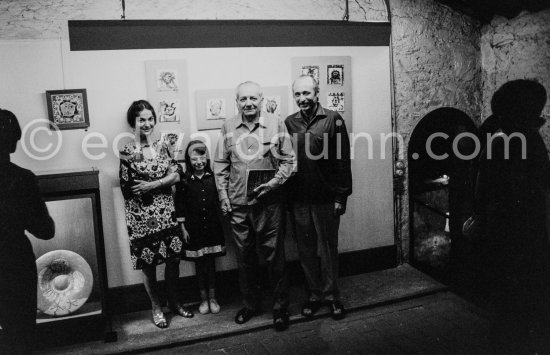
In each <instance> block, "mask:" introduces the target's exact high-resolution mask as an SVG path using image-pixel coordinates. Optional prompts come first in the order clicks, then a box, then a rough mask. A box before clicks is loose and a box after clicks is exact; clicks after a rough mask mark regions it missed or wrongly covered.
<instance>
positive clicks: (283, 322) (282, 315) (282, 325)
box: [273, 309, 290, 332]
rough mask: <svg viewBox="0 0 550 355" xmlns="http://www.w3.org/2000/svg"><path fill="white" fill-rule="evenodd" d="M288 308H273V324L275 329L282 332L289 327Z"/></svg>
mask: <svg viewBox="0 0 550 355" xmlns="http://www.w3.org/2000/svg"><path fill="white" fill-rule="evenodd" d="M289 317H290V315H289V314H288V310H286V309H274V310H273V325H274V326H275V330H276V331H278V332H281V331H283V330H287V329H288V324H289Z"/></svg>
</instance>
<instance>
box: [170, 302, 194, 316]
mask: <svg viewBox="0 0 550 355" xmlns="http://www.w3.org/2000/svg"><path fill="white" fill-rule="evenodd" d="M170 309H171V310H172V312H174V313H175V314H178V315H180V316H182V317H184V318H193V316H194V314H193V311H191V310H189V309H187V308H185V307H183V306H182V305H181V304H179V303H178V304H175V305H170Z"/></svg>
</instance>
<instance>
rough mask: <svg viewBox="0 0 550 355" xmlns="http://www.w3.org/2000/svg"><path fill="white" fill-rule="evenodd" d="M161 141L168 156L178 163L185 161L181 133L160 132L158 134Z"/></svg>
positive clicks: (182, 135)
mask: <svg viewBox="0 0 550 355" xmlns="http://www.w3.org/2000/svg"><path fill="white" fill-rule="evenodd" d="M160 137H161V141H162V142H163V143H164V144H166V147H167V148H168V151H169V153H170V156H171V157H172V158H173V159H174V160H176V161H178V162H182V161H184V160H185V152H184V149H185V147H184V146H183V138H184V134H183V133H177V132H161V134H160Z"/></svg>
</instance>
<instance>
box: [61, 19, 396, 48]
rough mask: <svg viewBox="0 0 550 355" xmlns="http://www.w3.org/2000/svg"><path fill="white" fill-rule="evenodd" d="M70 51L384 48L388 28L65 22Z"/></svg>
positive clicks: (219, 22)
mask: <svg viewBox="0 0 550 355" xmlns="http://www.w3.org/2000/svg"><path fill="white" fill-rule="evenodd" d="M69 38H70V43H71V50H72V51H86V50H115V49H154V48H224V47H308V46H388V45H389V41H390V24H389V23H369V22H344V21H275V20H226V21H223V20H97V21H95V20H93V21H90V20H86V21H69Z"/></svg>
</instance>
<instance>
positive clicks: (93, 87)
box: [0, 0, 550, 353]
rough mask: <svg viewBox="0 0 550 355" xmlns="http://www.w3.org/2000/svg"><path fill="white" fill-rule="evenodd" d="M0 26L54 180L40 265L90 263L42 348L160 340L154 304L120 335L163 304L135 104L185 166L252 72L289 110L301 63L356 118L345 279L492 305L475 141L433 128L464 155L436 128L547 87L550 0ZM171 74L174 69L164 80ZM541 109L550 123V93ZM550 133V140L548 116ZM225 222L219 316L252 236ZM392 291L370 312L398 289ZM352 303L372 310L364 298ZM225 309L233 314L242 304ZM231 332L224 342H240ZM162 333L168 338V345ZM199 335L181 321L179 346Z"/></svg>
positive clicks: (125, 4) (448, 127)
mask: <svg viewBox="0 0 550 355" xmlns="http://www.w3.org/2000/svg"><path fill="white" fill-rule="evenodd" d="M0 29H1V30H0V63H1V65H0V78H1V80H0V81H1V82H2V84H1V85H0V108H2V109H6V110H10V111H12V112H13V113H15V115H16V116H17V118H18V120H19V124H20V126H21V129H22V131H23V134H22V138H21V141H20V142H19V143H18V147H17V150H16V152H15V153H14V154H12V155H11V161H12V162H13V163H15V164H17V165H19V166H21V167H24V168H26V169H29V170H31V171H32V172H34V173H35V174H36V175H37V176H38V180H39V184H40V188H41V192H42V194H43V197H44V199H45V200H46V204H47V206H48V210H49V212H50V215H51V216H52V218H53V219H54V221H55V223H56V235H55V237H54V238H53V239H51V240H47V241H44V240H38V239H34V238H33V237H32V236H29V239H30V240H31V244H32V246H33V250H34V253H35V256H36V258H37V259H38V261H37V265H38V267H39V270H38V271H39V272H40V267H44V264H45V263H47V261H45V258H43V259H42V260H40V257H43V256H48V257H49V259H48V260H53V259H55V258H57V257H58V256H56V255H57V254H54V253H55V252H56V251H59V250H68V251H70V252H74V253H76V254H78V255H79V257H81V258H83V259H84V264H87V269H86V270H88V271H87V272H88V273H89V274H90V276H89V277H87V280H90V284H89V287H87V296H86V300H85V301H84V304H82V305H78V307H77V309H76V310H70V311H68V312H64V313H63V312H62V314H55V313H53V314H52V312H50V311H45V310H44V309H42V310H39V311H38V313H37V338H36V345H35V349H37V350H39V351H45V352H48V351H51V352H55V351H56V349H57V348H60V347H64V346H73V347H74V348H72V349H74V351H75V352H76V351H78V350H77V349H78V346H79V344H84V343H86V344H99V343H105V344H109V343H110V344H118V345H116V346H115V347H113V348H105V353H115V352H124V351H130V350H136V351H137V350H140V351H143V349H147V347H148V346H150V347H151V345H147V344H146V343H139V341H138V340H135V342H134V344H133V345H132V344H130V343H132V341H134V340H131V339H137V338H139V337H144V338H146V337H156V335H155V334H158V333H159V332H161V330H159V329H157V328H154V327H153V325H152V324H151V321H150V319H149V318H147V319H142V320H140V321H143V322H144V323H147V324H148V326H150V329H149V328H148V329H149V330H147V331H143V330H139V329H137V328H136V329H137V330H136V329H134V330H132V331H134V332H135V334H134V333H133V334H132V336H129V335H124V334H122V332H121V330H120V329H128V328H124V324H122V323H123V322H126V321H127V322H128V323H131V322H133V321H136V319H135V318H136V317H137V318H139V317H141V316H139V317H138V316H135V315H136V314H139V315H142V314H146V315H150V312H147V311H150V306H151V305H150V303H149V299H148V297H147V293H146V291H145V288H144V286H143V282H142V275H141V273H140V272H139V271H137V270H134V269H133V267H132V260H131V258H130V250H129V248H130V247H129V244H128V231H127V226H126V223H125V210H124V198H123V194H122V191H121V187H120V180H119V164H120V159H119V158H120V157H119V150H120V148H121V144H122V142H124V140H125V139H128V137H129V136H131V134H132V131H131V129H130V128H129V127H128V124H127V122H126V117H125V115H126V110H127V108H128V106H129V105H130V104H131V103H132V102H133V101H134V100H138V99H146V100H148V101H150V102H151V103H152V104H153V107H154V108H155V110H157V115H158V124H157V125H156V127H155V129H156V134H158V135H159V137H160V136H161V135H162V136H163V137H170V136H171V134H172V136H171V137H172V138H173V141H172V142H171V144H172V146H173V153H174V154H175V156H176V159H177V160H178V162H179V163H181V164H182V165H183V162H184V161H183V159H184V153H183V150H184V147H185V146H186V145H187V143H188V142H189V141H190V140H193V139H199V140H202V141H203V142H205V144H206V146H207V147H208V148H209V150H210V151H211V152H212V151H214V150H215V147H216V144H217V142H218V139H219V132H220V127H221V125H222V123H223V121H224V119H225V118H228V117H231V116H233V115H235V114H236V113H238V111H237V108H236V106H235V104H234V102H235V101H234V95H235V87H236V86H237V85H238V84H239V83H242V82H245V81H248V80H251V81H254V82H257V83H259V84H260V85H261V86H262V87H263V90H264V91H263V93H264V98H266V100H265V101H266V104H267V105H269V104H272V105H273V106H271V107H269V106H266V107H265V109H266V110H272V111H271V112H272V113H274V114H275V115H278V116H279V117H281V118H282V119H284V118H286V117H287V116H289V115H291V114H292V113H295V112H297V111H298V110H299V108H298V107H297V106H296V103H295V101H294V98H293V96H292V82H293V80H295V79H296V78H297V77H298V76H299V75H301V74H308V75H309V74H313V75H314V76H316V79H317V80H318V82H319V86H320V96H319V102H320V103H321V105H323V106H324V107H328V108H329V109H332V110H335V111H338V112H339V113H340V114H341V116H342V117H343V119H344V121H345V123H346V127H347V130H348V132H349V133H350V137H351V148H352V149H351V151H352V157H351V167H352V174H353V193H352V195H351V196H350V197H349V199H348V203H347V210H346V213H345V214H344V215H343V216H342V218H341V221H340V230H339V246H338V251H339V262H340V270H339V272H340V277H342V278H346V277H352V276H353V277H359V278H361V277H363V276H362V275H374V274H375V273H382V274H376V275H390V276H389V277H394V278H395V280H397V279H399V282H401V283H403V284H407V280H406V279H405V278H403V279H401V278H400V277H401V276H399V275H401V272H402V271H403V267H406V268H407V270H408V272H410V275H412V276H410V277H411V278H412V279H414V280H416V281H417V282H418V283H424V282H426V284H427V285H428V286H426V290H427V291H426V292H436V291H435V290H436V289H445V290H449V289H450V290H452V291H453V292H455V293H456V294H458V295H460V296H461V297H464V298H465V299H467V300H468V301H470V302H473V303H476V302H479V305H480V307H483V306H484V305H485V302H486V300H483V299H480V298H479V297H478V295H477V294H476V290H475V289H472V288H471V285H470V283H469V281H470V279H471V278H472V277H473V276H472V275H473V274H475V272H476V271H475V270H473V269H472V268H470V267H469V266H470V265H469V263H470V262H471V259H470V256H471V253H472V248H475V245H472V243H470V242H469V241H467V240H466V239H465V237H464V236H463V234H462V228H463V224H464V222H466V220H468V218H469V217H470V216H472V213H473V210H474V181H475V172H476V168H477V165H476V160H475V157H474V153H472V152H473V150H472V147H471V146H468V144H466V146H465V147H461V148H460V149H463V150H462V153H463V155H469V156H470V158H469V159H459V158H458V157H457V156H456V154H455V155H453V153H452V152H451V146H450V145H449V144H448V142H443V141H442V140H439V141H438V140H437V139H435V140H433V142H434V146H433V151H432V153H434V154H436V155H437V156H443V155H444V154H447V153H450V154H448V155H447V157H446V158H444V159H434V158H433V157H431V155H430V154H428V152H427V150H426V141H427V140H428V139H429V137H430V136H431V135H432V134H433V133H435V132H439V133H443V134H445V135H446V136H447V137H450V138H449V141H452V140H453V139H454V138H456V137H457V136H464V135H465V134H466V135H470V136H476V135H477V134H478V133H479V129H480V127H481V125H482V124H483V123H484V121H485V120H486V119H487V118H488V117H490V116H491V114H492V111H491V98H492V96H493V94H494V93H495V91H496V90H497V89H498V88H499V87H500V86H501V85H503V84H504V83H506V82H509V81H511V80H515V79H534V80H536V81H538V82H539V83H541V84H542V85H543V86H544V87H545V88H546V90H547V92H548V91H549V90H550V70H549V68H550V41H549V38H550V4H549V3H548V1H545V0H528V1H527V0H525V1H513V0H505V1H498V0H482V1H475V0H353V1H350V0H303V1H290V0H255V1H249V0H212V1H194V0H165V1H132V0H128V1H124V0H100V1H96V0H80V1H70V0H56V1H46V0H42V1H33V0H0ZM167 71H168V72H170V73H171V74H172V75H173V78H172V79H168V80H166V81H162V80H161V79H162V75H163V74H164V73H166V72H167ZM308 71H309V72H308ZM331 73H332V74H331ZM63 95H71V96H74V97H77V96H78V97H79V98H80V99H79V100H81V101H79V102H78V103H75V105H77V106H78V107H79V108H78V109H77V110H81V113H82V117H81V119H79V120H78V122H77V121H74V122H73V123H67V121H63V118H62V116H63V115H65V112H64V109H66V107H61V106H62V105H61V106H60V104H59V101H58V102H57V107H56V99H59V98H60V97H61V99H59V100H62V99H63V97H64V96H63ZM80 107H82V108H81V109H80ZM275 107H276V108H275ZM56 115H57V116H58V117H57V116H56ZM56 117H57V118H56ZM60 117H61V118H60ZM542 117H544V118H546V119H548V118H550V100H547V101H546V105H545V106H544V108H543V110H542ZM52 122H54V123H56V124H57V129H53V128H52ZM539 132H540V135H541V136H542V138H543V140H544V143H545V144H546V147H547V149H550V124H548V123H546V124H544V125H543V126H542V127H541V128H540V131H539ZM438 142H439V143H438ZM224 228H225V232H226V233H225V234H226V235H225V239H226V245H227V254H226V255H225V256H224V257H220V258H217V260H216V269H217V280H218V282H219V285H218V298H219V299H220V303H221V304H222V313H223V312H224V310H223V308H224V305H225V304H230V303H231V302H233V300H236V299H238V294H239V285H238V275H237V255H236V247H235V245H234V242H233V240H232V238H231V236H230V234H229V232H228V228H227V226H224ZM292 234H293V232H292V229H291V228H290V226H286V240H285V249H286V254H287V260H288V261H287V264H288V269H289V270H290V276H291V277H290V283H291V285H293V287H298V288H299V287H300V286H301V285H302V284H303V282H304V280H303V274H302V270H301V268H300V263H299V261H298V252H297V248H296V243H295V241H294V238H293V235H292ZM52 253H53V254H52ZM52 258H53V259H52ZM179 268H180V280H179V281H180V284H179V286H180V288H181V290H182V297H183V300H184V302H185V303H186V304H189V305H192V306H193V307H195V308H196V306H197V305H198V303H199V301H200V298H199V292H198V286H197V281H196V278H195V267H194V264H193V263H192V262H188V261H182V262H181V263H180V266H179ZM163 270H164V269H163V268H158V269H157V272H158V275H157V276H158V279H159V280H161V284H162V282H163V281H162V280H164V272H163ZM392 270H393V271H392ZM385 272H387V274H384V273H385ZM392 272H394V273H392ZM391 275H393V276H391ZM372 277H373V280H375V281H376V280H379V279H380V278H381V277H379V276H372ZM92 280H93V281H92ZM358 280H359V279H358ZM361 280H362V279H361ZM369 280H370V279H369ZM426 280H433V283H430V282H428V281H426ZM365 282H366V281H365ZM373 282H374V281H373ZM396 282H397V281H396ZM411 283H412V281H411ZM350 285H351V284H350ZM434 285H437V286H434ZM348 287H352V286H349V285H348ZM353 287H355V286H353ZM358 287H359V288H360V287H362V286H358ZM365 287H366V286H365ZM368 292H369V291H368V290H366V291H365V294H363V295H359V296H357V297H358V298H361V297H363V296H364V297H365V299H366V298H368ZM396 292H397V291H396ZM399 292H400V291H399ZM399 292H398V293H399ZM403 292H404V293H403V294H400V296H399V297H404V298H410V297H413V294H416V293H415V292H418V290H416V289H415V290H414V292H413V293H407V292H408V291H407V292H406V291H403ZM411 292H412V291H411ZM39 293H40V291H39ZM380 297H382V298H380V299H377V300H376V301H368V302H371V303H369V304H370V306H369V307H371V306H372V307H374V304H375V303H376V302H379V303H383V302H385V300H384V299H383V296H380ZM39 299H40V295H39ZM386 301H387V300H386ZM394 301H395V302H398V299H396V300H394ZM296 302H297V303H298V300H297V301H296ZM344 302H346V301H345V300H344ZM350 302H351V301H350ZM354 302H359V303H360V304H361V306H357V307H359V308H360V307H367V305H366V303H365V302H367V301H365V300H364V299H359V300H356V301H354ZM392 302H393V301H392ZM39 305H40V301H39ZM348 306H350V309H351V308H352V307H351V306H352V305H351V303H350V304H348ZM43 308H44V307H43ZM45 308H47V307H45ZM228 309H229V306H228ZM139 312H145V313H139ZM196 313H198V312H196ZM197 316H198V317H197ZM144 317H148V316H144ZM227 317H228V319H230V320H231V321H228V324H230V323H233V322H232V317H233V314H232V315H229V316H227ZM195 318H200V315H197V314H196V315H195ZM297 318H299V316H296V317H294V316H293V317H291V323H292V322H293V320H294V319H297ZM121 322H122V323H121ZM258 324H259V325H258ZM266 324H267V325H269V324H270V322H269V321H265V322H264V323H257V324H256V325H255V326H250V327H248V328H243V329H245V330H244V331H246V332H254V331H255V329H260V328H261V329H265V328H266V327H267V326H266ZM136 327H137V326H136ZM231 327H233V328H235V327H236V325H235V324H231ZM231 327H229V326H228V328H224V329H225V330H223V329H222V330H220V332H219V333H217V334H216V335H215V336H216V337H224V336H227V337H230V336H231V334H232V332H234V331H235V329H233V328H231ZM230 328H231V329H230ZM83 329H86V331H83ZM132 329H133V328H132ZM143 332H145V333H147V334H144V333H143ZM241 332H242V330H241ZM136 334H137V335H136ZM151 334H153V335H151ZM224 334H225V335H224ZM212 336H213V335H212V334H207V335H205V338H211V337H212ZM129 339H130V340H129ZM155 339H156V340H155V341H154V346H156V347H157V348H159V347H162V344H163V341H165V340H162V339H163V338H162V337H160V338H158V337H157V338H155ZM159 339H160V340H159ZM192 340H193V342H195V343H196V342H199V341H200V337H198V335H196V338H193V339H192ZM186 341H189V338H186V337H185V336H184V335H181V336H180V337H179V338H178V340H175V341H173V342H180V343H185V342H186ZM94 342H96V343H94ZM138 343H139V344H138ZM136 344H138V345H136ZM106 346H109V345H106ZM125 346H126V347H125ZM132 346H133V347H132ZM68 349H69V348H68ZM107 349H109V350H107ZM98 351H99V350H98ZM99 352H101V351H99Z"/></svg>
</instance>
